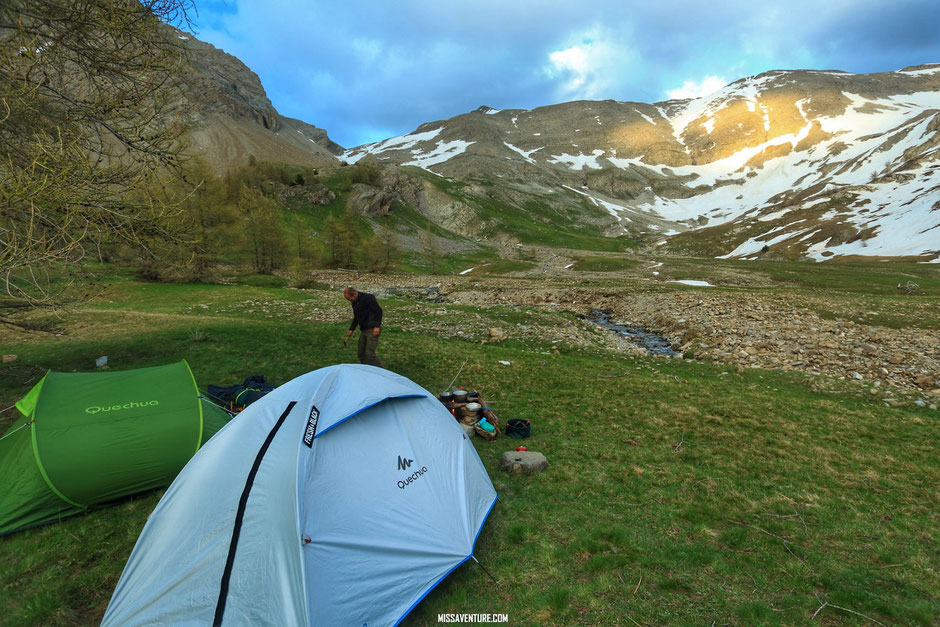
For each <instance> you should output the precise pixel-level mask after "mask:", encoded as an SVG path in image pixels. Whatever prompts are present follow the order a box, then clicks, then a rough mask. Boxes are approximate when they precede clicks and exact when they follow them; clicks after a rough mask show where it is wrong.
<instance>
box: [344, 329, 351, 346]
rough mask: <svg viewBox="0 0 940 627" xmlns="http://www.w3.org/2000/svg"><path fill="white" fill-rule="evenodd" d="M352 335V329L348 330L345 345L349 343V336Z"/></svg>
mask: <svg viewBox="0 0 940 627" xmlns="http://www.w3.org/2000/svg"><path fill="white" fill-rule="evenodd" d="M351 335H352V331H346V337H344V338H343V346H346V345H347V344H349V336H351Z"/></svg>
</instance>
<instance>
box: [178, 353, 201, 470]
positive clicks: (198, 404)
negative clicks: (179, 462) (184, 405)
mask: <svg viewBox="0 0 940 627" xmlns="http://www.w3.org/2000/svg"><path fill="white" fill-rule="evenodd" d="M181 361H182V362H183V365H185V366H186V372H188V373H189V379H190V381H192V382H193V389H195V390H196V407H197V408H198V409H199V434H198V435H197V436H196V451H198V450H199V449H200V447H201V446H202V433H203V427H204V425H205V420H204V419H203V414H202V401H201V400H200V398H201V396H202V395H201V393H200V392H199V385H198V384H197V383H196V375H194V374H193V369H192V368H190V367H189V362H188V361H186V360H185V359H183V360H181ZM193 454H194V455H195V452H194V453H193Z"/></svg>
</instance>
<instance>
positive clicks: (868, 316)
mask: <svg viewBox="0 0 940 627" xmlns="http://www.w3.org/2000/svg"><path fill="white" fill-rule="evenodd" d="M324 279H325V280H326V281H327V282H329V283H331V284H335V285H336V286H337V287H338V286H339V285H342V284H344V282H348V281H350V280H354V281H355V282H356V283H357V284H358V285H360V286H361V288H360V289H363V290H366V291H377V292H379V293H385V290H386V289H387V288H389V287H395V288H401V287H408V288H409V289H410V290H411V292H412V295H413V296H414V297H415V298H417V299H419V300H420V299H421V298H422V294H423V293H424V290H427V294H428V299H427V305H423V304H422V305H417V304H416V306H415V312H414V314H415V318H414V320H412V322H411V325H409V326H415V327H416V328H418V327H421V326H422V325H425V327H424V328H425V330H426V331H429V332H435V333H439V334H443V335H455V336H457V337H462V338H465V339H469V340H472V341H501V340H502V339H505V338H522V339H524V338H526V337H539V338H541V339H542V340H546V341H549V342H553V343H557V344H566V345H568V346H571V347H574V348H589V347H595V348H596V347H601V348H606V349H612V350H619V351H624V352H630V353H637V352H640V351H641V349H639V348H637V347H636V346H635V345H633V344H631V343H630V342H628V341H626V340H625V339H624V338H622V337H617V336H615V334H612V333H609V332H606V331H604V330H602V329H600V328H598V327H596V326H595V325H593V324H592V323H591V322H589V321H582V320H579V319H578V316H586V315H588V314H590V312H591V310H592V309H602V310H604V311H608V312H610V313H611V320H612V322H615V323H618V324H626V325H637V326H641V327H644V328H646V329H649V330H651V331H654V332H656V333H659V334H661V335H662V336H664V337H666V338H667V339H669V340H670V342H671V343H672V345H673V347H674V348H675V349H676V350H678V351H679V352H680V355H681V356H683V357H685V358H688V359H697V360H703V361H712V362H718V363H723V364H728V365H732V366H735V367H738V368H751V367H752V368H766V369H779V370H784V371H795V372H801V373H805V374H806V375H807V376H809V377H813V382H814V385H817V386H819V387H822V388H827V387H830V386H831V385H832V383H833V382H838V381H846V382H851V385H852V386H853V389H855V390H862V391H864V392H865V393H867V394H870V395H872V396H873V397H876V398H878V399H881V400H885V401H886V402H888V403H894V402H900V401H899V398H903V399H905V400H907V401H913V402H915V403H916V404H918V405H921V406H932V407H936V406H937V403H938V402H940V330H936V329H923V328H916V327H913V326H912V327H904V328H892V327H889V326H883V325H878V324H876V323H874V322H871V323H870V322H867V321H868V320H876V319H878V318H879V317H880V316H883V315H884V314H885V312H884V311H882V310H879V309H877V308H878V307H884V305H879V304H872V303H868V307H874V308H876V309H875V310H872V309H868V310H864V311H856V310H855V309H854V306H855V304H854V303H851V302H848V303H847V302H842V303H833V302H832V300H831V299H829V298H826V297H825V296H813V295H805V294H794V293H774V292H773V291H765V292H756V291H743V290H742V291H728V290H720V291H717V290H714V289H712V288H708V287H705V288H702V289H688V288H684V289H669V290H663V289H659V288H656V289H653V288H647V287H645V286H644V285H642V284H640V285H637V284H635V283H628V284H626V285H624V286H617V285H610V286H602V287H596V288H595V287H586V286H584V285H583V284H580V285H579V284H577V283H575V282H572V281H570V280H568V279H564V278H557V277H556V278H552V277H544V278H542V279H541V280H539V281H532V280H531V279H527V278H526V279H523V278H520V279H511V278H508V279H507V278H494V279H487V280H478V279H464V278H462V277H446V278H445V277H441V278H440V280H439V281H437V282H436V283H434V284H433V285H430V286H428V284H427V277H423V282H424V285H421V284H420V281H421V279H422V277H415V278H414V279H409V278H405V277H384V276H376V275H368V276H365V275H364V276H360V277H356V278H355V279H353V278H352V277H349V276H348V275H345V276H344V275H340V276H335V275H333V276H328V275H327V276H323V277H321V280H324ZM409 283H410V284H411V285H410V286H409V285H408V284H409ZM398 294H401V292H399V293H398ZM449 305H458V306H459V305H469V306H472V307H474V308H479V309H480V311H484V310H486V309H489V308H494V307H497V308H498V307H502V308H506V307H509V308H512V307H517V308H520V309H522V310H524V311H525V312H527V314H526V316H527V319H526V320H525V321H524V322H513V323H511V324H502V325H497V327H496V328H495V329H494V328H493V327H494V324H493V322H492V320H490V319H489V318H488V317H486V316H477V318H478V320H476V322H473V321H472V320H473V316H472V315H470V316H467V315H464V316H461V321H460V322H456V320H455V318H454V317H452V316H448V315H447V313H448V311H447V307H448V306H449ZM892 306H894V305H892ZM926 306H928V307H929V306H935V307H940V304H935V305H926ZM840 307H841V309H840ZM833 310H835V311H837V312H839V314H840V315H833V314H832V313H831V312H832V311H833ZM542 312H544V315H542ZM821 312H822V313H821ZM427 313H430V314H433V315H431V316H428V315H426V314H427ZM853 318H854V319H853Z"/></svg>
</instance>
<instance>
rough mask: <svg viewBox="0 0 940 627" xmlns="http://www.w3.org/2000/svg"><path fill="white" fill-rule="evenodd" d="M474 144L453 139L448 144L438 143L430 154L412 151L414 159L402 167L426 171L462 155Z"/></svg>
mask: <svg viewBox="0 0 940 627" xmlns="http://www.w3.org/2000/svg"><path fill="white" fill-rule="evenodd" d="M474 143H475V142H467V141H463V140H462V139H455V140H454V141H450V142H445V141H439V142H437V147H436V148H435V149H434V150H432V151H431V152H428V153H421V151H419V150H413V151H412V154H413V155H414V159H413V160H411V161H407V162H405V163H403V164H402V165H416V166H418V167H419V168H422V169H425V170H427V169H428V168H429V167H431V166H432V165H437V164H439V163H444V162H445V161H448V160H450V159H453V158H454V157H456V156H457V155H460V154H463V153H464V151H466V150H467V147H468V146H471V145H473V144H474Z"/></svg>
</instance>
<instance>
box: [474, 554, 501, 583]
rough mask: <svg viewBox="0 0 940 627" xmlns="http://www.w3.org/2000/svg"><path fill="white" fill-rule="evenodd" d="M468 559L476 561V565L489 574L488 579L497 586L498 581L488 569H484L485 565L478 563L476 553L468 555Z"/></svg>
mask: <svg viewBox="0 0 940 627" xmlns="http://www.w3.org/2000/svg"><path fill="white" fill-rule="evenodd" d="M470 559H472V560H473V561H474V562H476V563H477V565H478V566H479V567H480V568H482V569H483V572H484V573H486V574H487V575H489V576H490V579H492V580H493V583H495V584H496V585H497V586H498V585H499V582H498V581H496V577H494V576H493V575H492V573H490V571H488V570H486V567H485V566H484V565H483V564H481V563H480V560H478V559H477V556H476V555H471V556H470Z"/></svg>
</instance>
